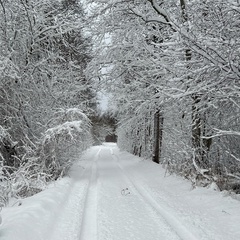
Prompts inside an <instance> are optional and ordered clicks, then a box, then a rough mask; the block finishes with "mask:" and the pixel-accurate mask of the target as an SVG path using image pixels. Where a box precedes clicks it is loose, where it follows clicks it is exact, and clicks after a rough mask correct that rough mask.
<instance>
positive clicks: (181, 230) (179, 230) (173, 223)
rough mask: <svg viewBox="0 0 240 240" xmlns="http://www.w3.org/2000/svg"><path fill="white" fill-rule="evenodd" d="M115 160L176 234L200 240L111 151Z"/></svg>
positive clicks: (184, 239)
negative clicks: (131, 174) (158, 201)
mask: <svg viewBox="0 0 240 240" xmlns="http://www.w3.org/2000/svg"><path fill="white" fill-rule="evenodd" d="M110 152H111V154H112V157H113V159H114V160H115V162H116V164H117V166H118V167H119V168H120V169H121V171H122V173H123V175H124V176H125V177H126V180H127V181H128V182H129V183H130V184H131V185H132V186H133V187H134V189H135V191H136V192H137V194H138V195H139V196H140V197H141V198H142V199H143V201H144V202H145V204H147V205H149V206H150V207H151V208H153V209H154V210H155V212H156V213H157V214H159V215H160V216H161V217H163V219H165V221H166V223H167V224H168V225H169V226H170V227H171V228H172V229H173V230H174V232H175V233H176V234H177V235H178V236H179V237H180V238H181V239H182V240H199V239H198V238H197V237H196V236H195V235H194V234H193V233H192V232H191V231H189V230H188V229H187V227H186V226H184V225H183V224H182V223H181V222H180V220H178V219H177V218H176V217H174V216H173V215H171V214H169V212H168V211H167V209H164V207H162V206H161V205H159V204H158V203H157V201H156V200H155V199H154V198H153V197H152V196H151V194H150V193H149V192H148V191H147V190H146V189H145V188H143V187H142V186H141V185H140V184H138V183H137V182H136V181H134V180H133V179H132V178H131V177H130V176H129V174H128V173H127V171H126V170H125V169H124V168H123V167H122V166H121V164H120V163H119V157H118V156H117V155H115V154H114V152H113V149H112V148H111V149H110Z"/></svg>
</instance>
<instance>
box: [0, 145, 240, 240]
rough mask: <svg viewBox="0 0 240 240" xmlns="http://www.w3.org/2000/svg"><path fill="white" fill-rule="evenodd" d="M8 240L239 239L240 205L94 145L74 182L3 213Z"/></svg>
mask: <svg viewBox="0 0 240 240" xmlns="http://www.w3.org/2000/svg"><path fill="white" fill-rule="evenodd" d="M1 217H2V223H1V225H0V239H1V240H97V239H98V240H156V239H159V240H160V239H161V240H239V239H240V202H239V201H238V200H236V199H233V198H232V197H230V196H229V195H227V194H226V193H220V192H217V191H215V190H214V189H213V188H210V189H207V188H200V187H197V188H193V187H192V186H191V183H190V182H188V181H187V180H184V179H182V178H180V177H177V176H173V175H169V174H168V173H167V172H166V170H164V169H163V168H162V167H161V166H160V165H157V164H154V163H152V162H151V161H149V160H143V159H141V158H138V157H135V156H133V155H131V154H129V153H126V152H121V151H119V149H118V148H117V146H116V145H115V144H113V143H112V144H110V143H109V144H107V143H106V144H104V145H102V146H96V147H92V148H91V149H89V150H88V151H86V153H85V154H84V155H83V156H82V157H81V159H80V160H79V161H78V162H76V164H75V165H74V166H73V167H72V169H71V171H70V173H69V177H65V178H63V179H61V180H59V181H57V182H55V183H54V184H51V185H50V186H49V187H48V189H46V190H45V191H43V192H41V193H39V194H36V195H35V196H33V197H30V198H26V199H24V200H22V204H21V205H20V204H14V205H13V206H9V207H6V208H4V209H3V210H2V212H1Z"/></svg>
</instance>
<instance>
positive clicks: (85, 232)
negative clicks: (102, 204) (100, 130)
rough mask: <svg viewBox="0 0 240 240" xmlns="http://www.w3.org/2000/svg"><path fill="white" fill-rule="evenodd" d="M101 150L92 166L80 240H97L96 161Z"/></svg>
mask: <svg viewBox="0 0 240 240" xmlns="http://www.w3.org/2000/svg"><path fill="white" fill-rule="evenodd" d="M100 152H101V148H100V149H99V150H98V152H97V154H96V156H95V159H94V161H93V164H92V173H91V177H90V180H89V185H88V190H87V195H86V200H85V204H84V212H83V218H82V224H81V232H80V238H79V239H80V240H97V239H98V232H97V161H98V159H99V154H100Z"/></svg>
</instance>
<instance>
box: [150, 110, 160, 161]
mask: <svg viewBox="0 0 240 240" xmlns="http://www.w3.org/2000/svg"><path fill="white" fill-rule="evenodd" d="M162 138H163V116H162V114H161V113H160V110H157V111H156V113H155V114H154V146H153V157H152V160H153V162H155V163H158V164H159V163H160V156H161V150H162Z"/></svg>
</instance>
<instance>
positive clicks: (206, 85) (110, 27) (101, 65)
mask: <svg viewBox="0 0 240 240" xmlns="http://www.w3.org/2000/svg"><path fill="white" fill-rule="evenodd" d="M94 2H95V4H96V3H98V4H97V6H96V11H95V12H94V13H93V17H94V19H97V21H96V22H95V25H92V31H93V32H94V33H96V39H97V40H99V42H100V43H101V44H100V45H99V46H100V47H99V49H98V50H99V51H98V52H97V54H96V56H95V58H94V59H93V60H92V62H91V64H90V65H89V75H90V76H91V77H93V78H94V77H95V78H98V79H100V80H101V86H104V88H105V91H108V92H110V93H111V95H110V96H113V97H112V99H111V100H110V101H109V102H110V103H111V104H110V105H111V106H112V113H113V114H114V115H115V116H116V117H117V118H118V120H119V126H118V130H117V131H118V144H119V146H120V147H121V148H122V149H126V150H128V151H130V152H132V153H134V154H137V155H141V156H145V157H151V158H152V159H153V161H155V162H161V163H163V164H165V165H166V166H167V168H168V170H169V171H176V172H178V173H180V174H182V175H184V176H185V177H187V178H190V179H191V180H192V181H193V183H194V184H197V183H198V182H199V180H200V182H207V183H209V182H212V181H216V182H217V183H218V185H219V187H220V188H221V189H223V188H227V189H235V190H238V191H239V189H240V187H239V186H240V182H239V179H240V148H239V142H240V136H239V132H240V69H239V66H240V59H239V54H240V52H239V50H240V29H239V28H240V27H239V26H240V25H239V22H240V14H239V12H240V5H239V1H235V0H228V1H223V0H217V1H189V2H188V1H184V0H179V1H173V0H170V1H157V0H145V1H121V0H120V1H119V0H117V1H110V2H108V1H94ZM99 13H100V14H99ZM103 40H104V41H103ZM111 106H110V108H111Z"/></svg>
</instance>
